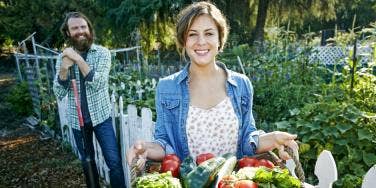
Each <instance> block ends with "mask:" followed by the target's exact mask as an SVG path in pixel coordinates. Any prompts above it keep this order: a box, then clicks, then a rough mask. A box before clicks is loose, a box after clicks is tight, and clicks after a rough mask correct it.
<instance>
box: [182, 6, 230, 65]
mask: <svg viewBox="0 0 376 188" xmlns="http://www.w3.org/2000/svg"><path fill="white" fill-rule="evenodd" d="M201 15H209V16H210V17H211V18H212V19H213V20H214V22H215V24H216V26H217V29H218V32H219V49H218V50H219V51H222V50H223V47H224V45H225V43H226V41H227V36H228V33H229V29H230V28H229V26H228V24H227V20H226V17H225V16H224V15H223V14H222V12H221V11H220V10H219V9H218V8H217V7H216V6H215V5H213V4H211V3H208V2H204V1H201V2H196V3H193V4H191V5H189V6H187V7H185V8H184V9H183V10H182V11H181V12H180V13H179V15H178V19H177V23H176V46H177V48H178V51H179V53H180V55H181V56H182V57H183V58H185V50H184V46H185V42H186V39H187V34H188V30H189V28H190V27H191V26H192V24H193V21H194V20H195V19H196V18H197V17H199V16H201Z"/></svg>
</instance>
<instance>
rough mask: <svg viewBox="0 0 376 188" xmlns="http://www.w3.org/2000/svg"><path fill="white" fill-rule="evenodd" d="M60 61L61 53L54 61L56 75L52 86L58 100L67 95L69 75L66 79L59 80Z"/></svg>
mask: <svg viewBox="0 0 376 188" xmlns="http://www.w3.org/2000/svg"><path fill="white" fill-rule="evenodd" d="M61 62H62V61H61V54H60V55H59V57H58V58H57V61H56V75H55V78H54V82H53V88H52V89H53V91H54V93H55V95H56V97H57V98H58V99H59V100H62V99H63V98H64V97H65V96H66V95H67V93H68V91H69V83H70V82H69V77H68V79H67V80H60V78H59V72H60V67H61Z"/></svg>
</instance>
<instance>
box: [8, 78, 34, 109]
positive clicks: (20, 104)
mask: <svg viewBox="0 0 376 188" xmlns="http://www.w3.org/2000/svg"><path fill="white" fill-rule="evenodd" d="M6 100H7V102H9V103H10V105H11V107H12V110H13V111H14V112H16V113H17V115H20V116H28V115H31V114H32V108H31V107H32V106H33V102H32V100H31V96H30V93H29V89H28V85H27V82H21V83H18V84H17V85H16V86H14V87H13V88H12V89H11V91H10V93H9V94H8V96H7V97H6Z"/></svg>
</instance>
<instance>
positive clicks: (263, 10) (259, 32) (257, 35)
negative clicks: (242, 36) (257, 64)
mask: <svg viewBox="0 0 376 188" xmlns="http://www.w3.org/2000/svg"><path fill="white" fill-rule="evenodd" d="M270 1H271V0H259V3H258V10H257V20H256V28H255V30H254V35H253V42H260V43H262V42H263V41H264V27H265V22H266V16H267V14H268V6H269V2H270Z"/></svg>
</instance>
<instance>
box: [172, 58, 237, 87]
mask: <svg viewBox="0 0 376 188" xmlns="http://www.w3.org/2000/svg"><path fill="white" fill-rule="evenodd" d="M216 64H217V65H218V66H219V67H221V68H222V69H223V70H224V71H225V72H226V75H227V82H228V83H230V84H231V85H233V86H238V85H237V83H236V81H235V80H234V78H233V72H232V71H231V70H229V69H227V67H226V65H225V64H223V63H222V62H219V61H217V62H216ZM190 65H191V63H188V64H187V65H186V66H185V67H184V68H183V70H182V72H181V73H180V74H179V75H178V77H177V81H178V83H179V84H180V83H181V82H182V81H183V80H187V79H188V75H189V67H190Z"/></svg>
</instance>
